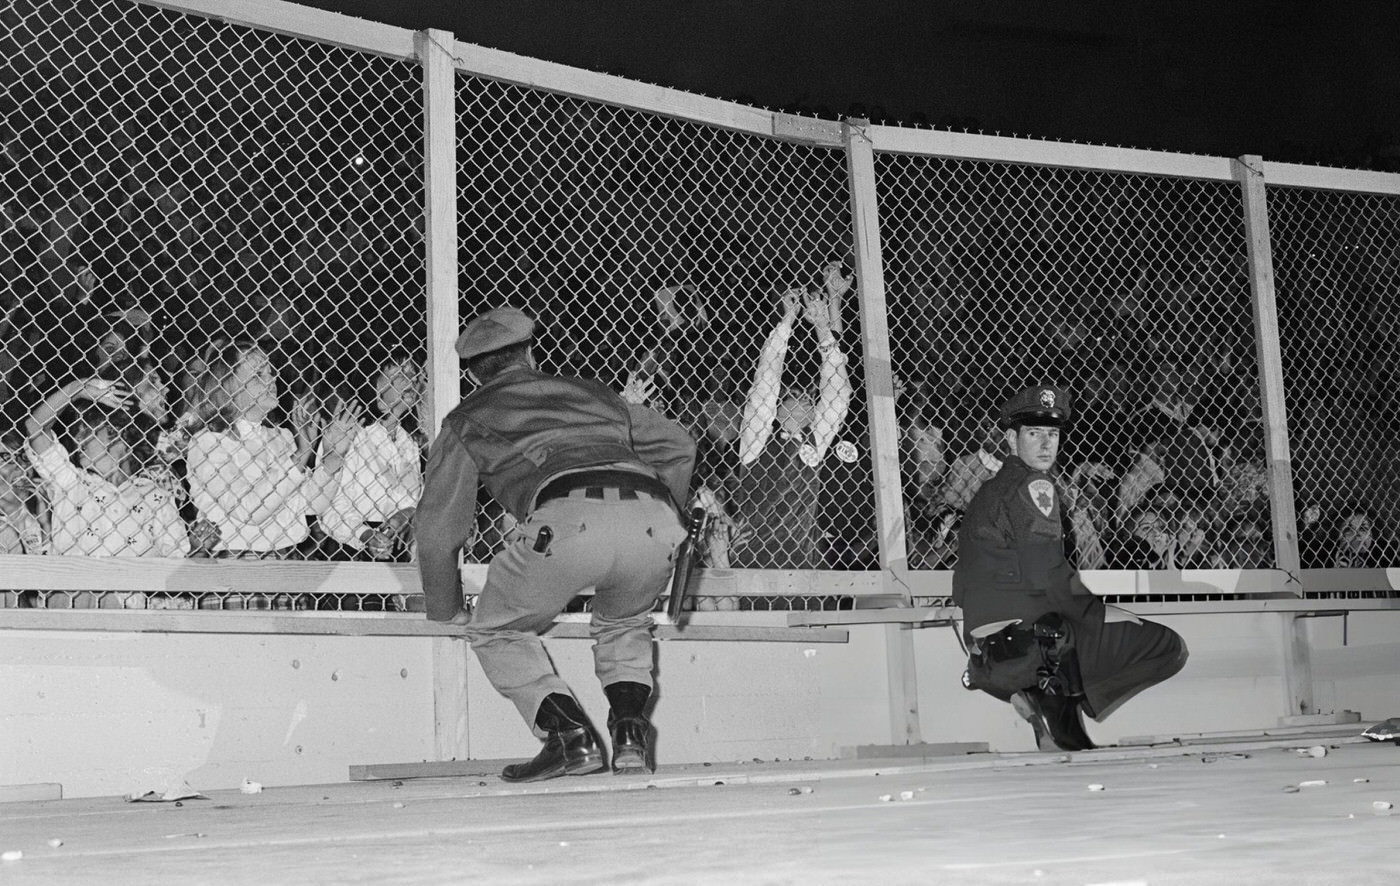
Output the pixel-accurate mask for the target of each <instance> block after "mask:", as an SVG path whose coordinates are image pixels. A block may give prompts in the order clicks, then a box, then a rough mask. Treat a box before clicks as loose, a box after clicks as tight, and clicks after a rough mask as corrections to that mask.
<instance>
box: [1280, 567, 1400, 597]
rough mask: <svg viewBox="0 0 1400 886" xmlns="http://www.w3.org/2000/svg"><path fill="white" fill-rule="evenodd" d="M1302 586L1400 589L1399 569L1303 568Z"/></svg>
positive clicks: (1325, 588) (1324, 588) (1315, 588)
mask: <svg viewBox="0 0 1400 886" xmlns="http://www.w3.org/2000/svg"><path fill="white" fill-rule="evenodd" d="M1300 574H1301V575H1302V578H1303V587H1304V588H1305V589H1306V590H1308V591H1314V592H1315V591H1395V590H1400V569H1395V568H1389V569H1303V570H1300Z"/></svg>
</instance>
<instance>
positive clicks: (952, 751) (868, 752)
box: [841, 741, 989, 760]
mask: <svg viewBox="0 0 1400 886" xmlns="http://www.w3.org/2000/svg"><path fill="white" fill-rule="evenodd" d="M988 750H989V747H988V745H987V743H986V742H985V741H942V742H932V743H930V742H919V743H918V744H863V745H857V746H856V747H843V748H841V759H843V760H906V759H909V758H911V757H912V758H916V759H928V758H931V757H932V758H936V757H958V756H962V755H964V754H985V753H987V752H988Z"/></svg>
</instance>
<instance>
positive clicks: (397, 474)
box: [321, 422, 423, 549]
mask: <svg viewBox="0 0 1400 886" xmlns="http://www.w3.org/2000/svg"><path fill="white" fill-rule="evenodd" d="M421 460H422V451H421V450H420V449H419V448H418V441H416V440H414V439H413V436H412V435H411V434H409V433H408V432H407V431H405V430H404V429H403V428H401V427H398V426H395V427H394V428H393V429H392V430H390V429H389V428H386V427H385V426H384V424H383V423H382V422H374V423H373V424H371V425H367V426H365V427H362V428H360V429H359V430H358V431H356V432H355V436H354V438H353V439H352V440H351V441H350V449H349V450H348V451H347V452H346V453H345V463H344V465H343V466H342V467H341V469H340V473H339V474H337V475H336V485H335V491H334V492H333V493H332V494H331V496H330V502H329V504H328V505H327V507H326V509H325V510H323V511H322V512H321V527H322V528H324V529H325V530H326V533H327V534H328V535H330V537H331V538H333V539H335V540H336V541H338V542H340V543H341V544H343V545H348V546H350V547H352V548H356V549H360V548H363V547H364V542H363V541H361V540H360V534H361V533H362V532H364V531H365V529H367V528H368V527H367V526H366V525H365V521H366V520H375V521H383V520H385V519H387V518H388V517H389V516H391V515H392V514H394V513H396V512H398V511H401V510H403V509H404V508H411V507H414V506H415V505H417V504H418V498H419V496H421V495H422V494H423V474H422V467H421Z"/></svg>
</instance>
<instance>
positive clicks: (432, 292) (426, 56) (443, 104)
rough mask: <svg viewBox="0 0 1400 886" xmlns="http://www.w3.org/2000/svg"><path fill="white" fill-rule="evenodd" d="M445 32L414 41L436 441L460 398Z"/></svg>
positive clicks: (451, 93)
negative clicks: (419, 67) (419, 80)
mask: <svg viewBox="0 0 1400 886" xmlns="http://www.w3.org/2000/svg"><path fill="white" fill-rule="evenodd" d="M454 45H455V41H454V40H453V37H452V33H451V32H450V31H437V30H430V31H423V32H421V33H420V34H419V35H418V37H417V48H418V56H419V58H420V59H421V60H422V64H423V212H424V225H425V228H424V238H423V240H424V249H425V250H426V254H425V256H424V259H425V264H426V268H425V272H426V282H427V293H426V300H427V330H426V333H427V340H428V365H427V390H426V392H425V396H426V397H427V398H428V405H429V408H430V412H431V415H432V427H431V428H425V429H424V430H425V431H427V432H428V433H429V435H430V436H432V437H436V435H437V430H438V429H439V428H440V427H442V422H443V419H445V418H447V413H449V412H451V411H452V409H453V408H454V407H455V406H456V405H457V403H458V401H460V400H461V397H462V368H461V363H460V361H459V360H458V358H457V352H456V349H455V347H454V346H455V345H456V342H457V335H458V326H459V325H460V322H461V321H460V318H459V317H458V316H457V311H458V297H457V74H456V69H455V67H454V61H453V58H452V54H451V52H450V51H449V49H450V48H451V47H452V46H454Z"/></svg>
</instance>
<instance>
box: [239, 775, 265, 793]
mask: <svg viewBox="0 0 1400 886" xmlns="http://www.w3.org/2000/svg"><path fill="white" fill-rule="evenodd" d="M238 790H240V791H241V792H243V793H245V794H261V793H262V783H261V782H257V781H253V780H251V779H247V778H245V779H243V784H241V785H239V786H238Z"/></svg>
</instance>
